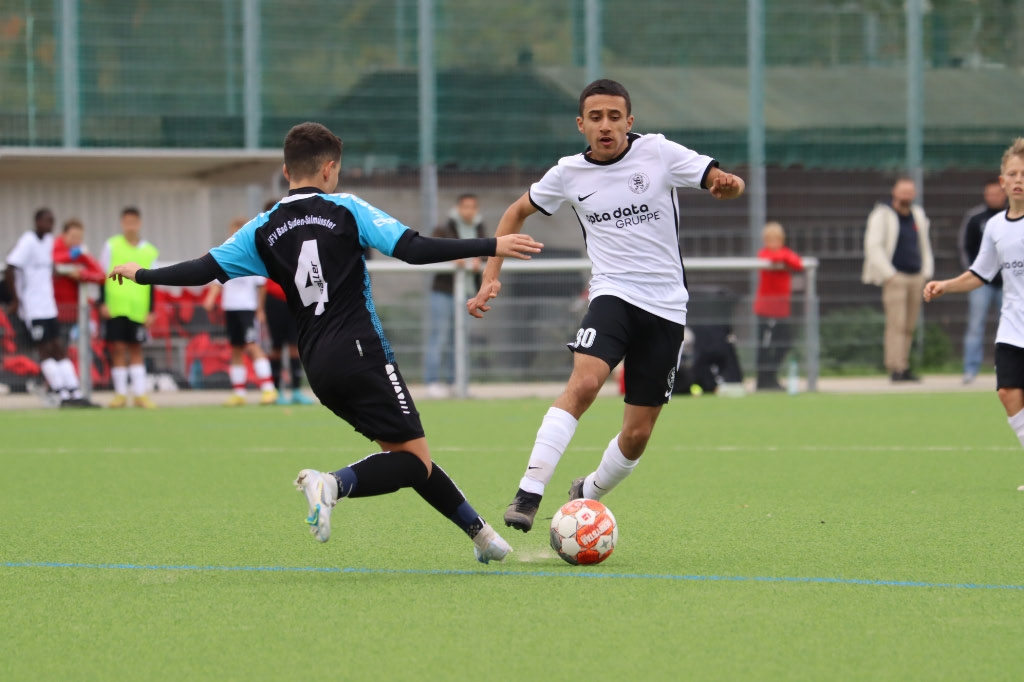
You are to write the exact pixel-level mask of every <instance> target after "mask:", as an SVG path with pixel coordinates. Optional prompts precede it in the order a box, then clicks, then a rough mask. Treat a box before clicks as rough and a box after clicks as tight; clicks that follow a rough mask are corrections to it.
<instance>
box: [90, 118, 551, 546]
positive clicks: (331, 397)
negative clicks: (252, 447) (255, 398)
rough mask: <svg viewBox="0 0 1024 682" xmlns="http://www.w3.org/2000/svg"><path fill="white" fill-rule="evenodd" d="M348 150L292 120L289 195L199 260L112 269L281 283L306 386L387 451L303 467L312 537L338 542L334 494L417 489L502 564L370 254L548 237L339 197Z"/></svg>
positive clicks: (498, 540) (450, 253)
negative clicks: (450, 466) (436, 224)
mask: <svg viewBox="0 0 1024 682" xmlns="http://www.w3.org/2000/svg"><path fill="white" fill-rule="evenodd" d="M341 146H342V144H341V140H339V139H338V138H337V136H335V135H334V134H333V133H332V132H331V131H330V130H328V129H327V128H325V127H324V126H322V125H320V124H318V123H303V124H300V125H297V126H295V127H294V128H292V129H291V130H290V131H289V132H288V135H287V137H286V138H285V141H284V174H285V177H286V178H287V179H288V183H289V192H288V196H287V197H285V198H283V199H281V201H279V202H278V203H277V204H276V205H275V206H274V207H273V208H271V209H270V210H268V211H266V212H264V213H261V214H259V215H258V216H257V217H256V218H254V219H253V220H251V221H249V222H248V223H246V224H245V226H243V227H242V228H241V229H240V230H239V231H238V232H236V233H235V234H234V235H233V236H231V237H230V238H229V239H228V240H227V241H226V242H224V243H223V244H222V245H220V246H218V247H216V248H214V249H212V250H211V251H210V252H209V253H207V254H206V255H204V256H202V257H201V258H197V259H195V260H192V261H188V262H185V263H179V264H177V265H172V266H170V267H165V268H156V269H151V270H150V269H145V268H140V267H139V266H138V265H136V264H134V263H129V264H126V265H119V266H117V267H116V268H114V270H113V271H112V273H111V275H110V276H111V278H112V279H116V280H118V281H121V280H122V279H129V280H132V281H135V282H138V283H140V284H164V285H175V286H192V285H200V284H206V283H207V282H209V281H211V280H214V279H216V280H218V281H221V282H224V281H227V280H228V279H231V278H233V277H244V276H246V275H260V276H263V277H269V278H271V279H273V280H274V281H276V282H277V283H279V284H280V285H281V286H282V288H283V289H284V291H285V294H286V296H287V299H288V307H289V309H290V310H291V314H292V315H293V316H294V317H295V320H296V324H297V326H298V330H299V344H298V345H299V352H300V355H301V358H302V364H303V366H304V368H305V370H306V376H307V377H308V379H309V385H310V388H311V389H312V390H313V392H314V393H316V395H317V397H318V398H319V399H320V401H321V402H322V403H323V404H324V405H325V406H327V407H328V408H330V410H331V411H332V412H334V413H335V414H336V415H338V416H339V417H341V418H342V419H344V420H345V421H347V422H348V423H349V424H351V425H352V426H353V427H354V428H355V429H356V431H358V432H359V433H361V434H363V435H365V436H366V437H367V438H369V439H370V440H373V441H376V442H377V444H378V445H379V446H380V451H379V452H377V453H374V454H371V455H369V456H367V457H364V458H363V459H361V460H359V461H358V462H355V463H354V464H351V465H349V466H347V467H345V468H343V469H340V470H338V471H335V472H333V473H323V472H320V471H316V470H314V469H303V470H302V471H300V472H299V475H298V478H297V479H296V480H295V485H296V487H298V489H299V490H300V491H302V492H303V493H305V495H306V499H307V502H308V503H309V516H308V518H307V519H306V522H307V523H308V524H309V526H310V530H311V532H312V533H313V535H314V536H315V537H316V539H317V540H319V541H320V542H327V540H328V539H330V535H331V510H332V508H333V507H334V505H335V504H336V503H337V501H338V499H340V498H342V497H370V496H374V495H383V494H386V493H392V492H395V491H396V490H399V489H401V488H412V489H414V490H415V491H416V492H417V493H419V495H420V496H421V497H423V499H424V500H426V501H427V502H428V503H429V504H430V505H431V506H432V507H434V509H436V510H437V511H439V512H440V513H441V514H443V515H444V516H445V517H447V518H448V519H450V520H451V521H452V522H454V523H455V524H456V525H457V526H458V527H459V528H461V529H462V530H463V531H465V532H466V534H467V535H469V537H470V538H472V539H473V544H474V553H475V555H476V558H477V559H478V560H479V561H481V562H483V563H487V562H489V561H491V560H497V561H501V560H502V559H504V557H505V555H506V554H508V552H509V551H511V548H510V547H509V545H508V543H507V542H505V540H504V539H503V538H502V537H501V536H499V535H498V534H497V533H496V532H495V531H494V529H493V528H491V526H490V525H489V524H488V523H487V522H486V521H484V520H483V519H482V518H481V517H480V516H479V515H478V514H477V513H476V511H475V510H474V509H473V507H472V506H470V504H469V502H467V501H466V498H465V497H464V496H463V494H462V492H460V491H459V489H458V487H457V486H456V485H455V484H454V483H453V482H452V480H451V479H450V478H449V477H448V474H446V473H445V472H444V470H443V469H441V467H439V466H438V465H437V464H436V463H435V462H432V460H431V457H430V450H429V448H428V447H427V440H426V438H425V436H424V432H423V426H422V424H421V423H420V418H419V413H418V412H417V411H416V406H415V404H414V403H413V400H412V396H411V395H410V394H409V389H408V387H407V386H406V384H405V380H404V379H403V378H402V375H401V373H400V372H399V371H398V364H397V362H396V361H395V355H394V352H393V351H392V349H391V346H390V344H389V343H388V341H387V339H386V338H385V336H384V331H383V329H382V328H381V323H380V319H379V318H378V317H377V313H376V310H375V309H374V303H373V295H372V292H371V290H370V276H369V273H368V271H367V269H366V249H368V248H369V247H371V246H372V247H374V248H376V249H378V250H379V251H381V252H382V253H384V254H386V255H389V256H394V257H395V258H399V259H401V260H403V261H406V262H408V263H437V262H441V261H447V260H454V259H458V258H472V257H476V256H502V257H512V258H520V259H524V260H526V259H529V258H530V254H533V253H538V252H539V251H540V249H541V248H542V247H543V244H540V243H538V242H535V241H534V240H533V239H532V238H531V237H529V236H527V235H518V234H511V235H507V236H504V237H499V238H497V239H495V238H490V239H432V238H428V237H422V236H420V235H419V234H418V233H417V232H416V231H414V230H411V229H409V228H407V227H406V226H404V225H402V224H401V223H400V222H398V221H397V220H395V219H394V218H392V217H391V216H389V215H388V214H386V213H384V212H383V211H381V210H379V209H377V208H375V207H373V206H371V205H370V204H368V203H366V202H365V201H363V200H362V199H359V198H358V197H355V196H352V195H350V194H333V193H332V192H334V190H335V189H336V188H337V185H338V173H339V170H340V168H341Z"/></svg>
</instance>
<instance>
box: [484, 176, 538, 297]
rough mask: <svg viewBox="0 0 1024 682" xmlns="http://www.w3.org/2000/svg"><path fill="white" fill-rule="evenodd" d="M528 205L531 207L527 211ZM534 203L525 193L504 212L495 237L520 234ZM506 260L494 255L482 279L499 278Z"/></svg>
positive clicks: (489, 280)
mask: <svg viewBox="0 0 1024 682" xmlns="http://www.w3.org/2000/svg"><path fill="white" fill-rule="evenodd" d="M526 207H529V208H530V209H531V211H530V212H527V210H526ZM532 209H533V205H532V204H531V203H530V198H529V195H528V194H524V195H523V196H522V197H520V198H519V199H518V200H517V201H515V202H514V203H513V204H512V205H511V206H509V207H508V208H507V209H505V213H504V214H502V216H501V220H499V221H498V227H497V228H496V229H495V230H494V237H495V238H498V237H504V236H505V235H507V234H519V233H520V232H522V231H523V225H524V224H525V223H526V219H527V218H528V217H529V216H530V213H532V212H533V210H532ZM504 262H505V259H504V258H499V257H494V258H488V259H487V265H486V266H484V271H483V274H482V275H481V279H482V280H483V281H485V282H492V281H494V280H496V279H498V276H499V275H500V274H501V266H502V264H503V263H504Z"/></svg>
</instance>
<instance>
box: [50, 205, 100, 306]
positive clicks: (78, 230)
mask: <svg viewBox="0 0 1024 682" xmlns="http://www.w3.org/2000/svg"><path fill="white" fill-rule="evenodd" d="M84 241H85V226H84V225H82V221H80V220H78V219H77V218H71V219H70V220H68V221H67V222H65V223H64V231H63V233H62V234H61V236H60V237H58V238H57V239H55V240H53V270H54V274H53V297H54V299H56V301H57V320H58V321H59V322H60V323H61V324H62V325H73V324H75V323H76V322H78V285H79V283H80V282H93V283H97V284H99V283H102V282H103V279H104V277H105V276H106V273H105V272H103V266H101V265H100V263H99V261H97V260H96V259H95V258H93V257H92V256H90V255H89V254H88V253H87V252H86V250H85V245H84V244H83V242H84Z"/></svg>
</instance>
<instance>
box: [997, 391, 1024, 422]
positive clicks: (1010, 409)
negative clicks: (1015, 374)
mask: <svg viewBox="0 0 1024 682" xmlns="http://www.w3.org/2000/svg"><path fill="white" fill-rule="evenodd" d="M996 393H997V394H998V395H999V401H1000V402H1001V403H1003V407H1004V408H1006V414H1007V416H1009V417H1012V416H1013V415H1015V414H1017V413H1018V412H1020V411H1021V410H1024V390H1021V389H1019V388H1000V389H998V390H997V391H996Z"/></svg>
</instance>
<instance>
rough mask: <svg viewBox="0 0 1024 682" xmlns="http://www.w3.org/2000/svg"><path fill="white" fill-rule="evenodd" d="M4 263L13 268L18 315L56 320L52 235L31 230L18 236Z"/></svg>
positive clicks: (27, 317) (26, 317)
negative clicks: (41, 234) (14, 268)
mask: <svg viewBox="0 0 1024 682" xmlns="http://www.w3.org/2000/svg"><path fill="white" fill-rule="evenodd" d="M7 264H8V265H13V266H14V267H16V268H17V271H15V273H14V288H15V290H16V292H17V294H18V316H19V317H20V318H21V319H23V320H25V321H26V322H28V321H29V320H48V319H51V318H55V317H57V301H56V300H55V299H54V297H53V235H52V234H46V235H44V236H42V237H40V236H39V235H37V234H36V233H35V231H34V230H29V231H28V232H25V233H24V234H23V235H21V238H20V239H18V243H17V244H15V246H14V248H13V249H11V252H10V253H9V254H8V255H7Z"/></svg>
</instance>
